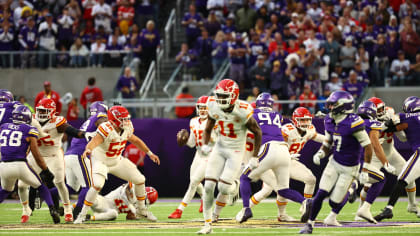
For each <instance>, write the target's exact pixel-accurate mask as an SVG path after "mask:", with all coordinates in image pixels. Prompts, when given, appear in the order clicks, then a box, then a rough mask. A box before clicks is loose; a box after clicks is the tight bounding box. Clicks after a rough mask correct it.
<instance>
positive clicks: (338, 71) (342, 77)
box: [334, 62, 348, 81]
mask: <svg viewBox="0 0 420 236" xmlns="http://www.w3.org/2000/svg"><path fill="white" fill-rule="evenodd" d="M334 72H335V73H336V74H337V75H338V78H340V80H341V81H345V80H347V79H348V73H346V72H345V71H343V67H341V63H340V62H337V63H335V68H334Z"/></svg>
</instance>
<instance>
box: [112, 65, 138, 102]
mask: <svg viewBox="0 0 420 236" xmlns="http://www.w3.org/2000/svg"><path fill="white" fill-rule="evenodd" d="M117 89H118V91H120V92H121V95H122V98H134V97H135V92H136V91H137V90H139V84H138V83H137V79H136V78H135V77H134V76H133V75H132V74H131V69H130V67H128V66H127V67H126V68H125V70H124V75H122V76H121V77H120V78H119V79H118V82H117Z"/></svg>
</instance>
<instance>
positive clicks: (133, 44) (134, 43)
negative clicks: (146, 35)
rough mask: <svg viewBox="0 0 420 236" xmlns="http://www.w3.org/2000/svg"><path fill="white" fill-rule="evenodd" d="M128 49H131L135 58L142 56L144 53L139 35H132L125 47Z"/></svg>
mask: <svg viewBox="0 0 420 236" xmlns="http://www.w3.org/2000/svg"><path fill="white" fill-rule="evenodd" d="M124 49H125V50H126V51H129V52H130V53H131V55H132V57H134V58H140V55H141V53H142V48H141V45H140V43H139V42H138V37H137V36H136V35H133V36H131V38H130V40H129V41H128V43H127V45H126V46H125V48H124Z"/></svg>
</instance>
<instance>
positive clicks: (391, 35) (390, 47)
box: [386, 31, 401, 61]
mask: <svg viewBox="0 0 420 236" xmlns="http://www.w3.org/2000/svg"><path fill="white" fill-rule="evenodd" d="M400 48H401V42H400V41H399V39H398V33H397V31H389V32H388V37H387V41H386V49H387V55H388V58H389V61H393V60H394V59H396V58H398V51H399V50H400Z"/></svg>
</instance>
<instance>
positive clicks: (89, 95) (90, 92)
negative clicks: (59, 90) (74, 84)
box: [80, 86, 104, 109]
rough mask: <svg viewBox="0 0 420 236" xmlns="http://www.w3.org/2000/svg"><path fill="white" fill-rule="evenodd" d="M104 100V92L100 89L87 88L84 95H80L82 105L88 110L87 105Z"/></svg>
mask: <svg viewBox="0 0 420 236" xmlns="http://www.w3.org/2000/svg"><path fill="white" fill-rule="evenodd" d="M103 100H104V98H103V97H102V91H101V89H100V88H98V87H93V88H90V87H89V86H86V87H85V89H83V92H82V95H80V104H81V105H82V106H83V108H84V109H86V105H87V104H88V103H94V102H97V101H103Z"/></svg>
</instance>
